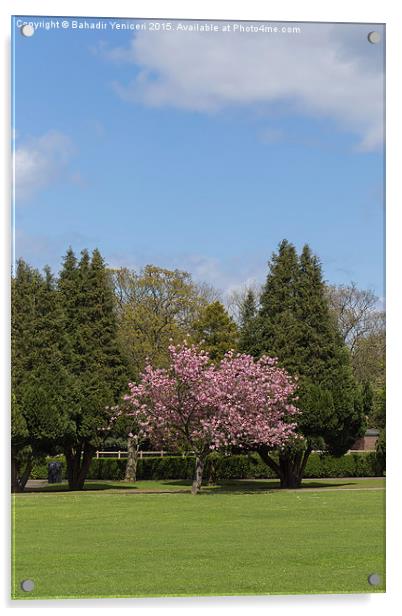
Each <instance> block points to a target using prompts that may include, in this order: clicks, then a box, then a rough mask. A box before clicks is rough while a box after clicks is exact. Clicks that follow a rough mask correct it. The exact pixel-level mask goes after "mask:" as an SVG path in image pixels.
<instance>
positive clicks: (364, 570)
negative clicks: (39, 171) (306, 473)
mask: <svg viewBox="0 0 402 616" xmlns="http://www.w3.org/2000/svg"><path fill="white" fill-rule="evenodd" d="M305 484H306V486H307V487H308V488H309V489H305V490H298V491H282V490H277V489H272V488H273V487H274V486H275V482H270V481H234V482H224V483H223V484H222V485H220V486H217V487H215V488H211V489H206V490H205V492H204V493H203V494H201V495H199V496H196V497H193V496H191V495H190V494H188V493H176V494H174V493H173V494H168V493H161V494H140V493H138V494H136V491H137V490H140V489H152V490H158V489H159V490H167V489H169V490H172V489H176V490H186V489H188V482H181V481H162V482H156V481H153V482H145V481H141V482H138V484H136V485H135V487H134V488H131V489H127V485H126V484H124V486H123V490H122V482H94V483H93V484H88V487H92V488H95V490H88V491H86V492H83V493H79V492H72V493H68V492H64V493H52V492H50V493H43V492H42V493H35V492H31V493H28V494H21V495H16V496H15V498H14V504H15V507H14V576H13V577H14V588H13V592H12V595H13V597H14V598H37V599H39V598H47V597H48V598H55V597H59V598H61V597H108V596H113V597H116V596H121V597H130V596H132V597H134V596H161V595H214V594H216V595H239V594H259V593H264V594H265V593H283V594H286V593H287V594H290V593H328V592H333V593H341V592H352V593H356V592H378V591H384V588H385V586H384V583H382V584H381V585H380V586H378V587H371V586H370V585H369V584H368V582H367V576H368V575H369V574H370V573H378V574H380V575H381V577H382V579H383V580H384V575H385V571H384V549H385V531H384V505H385V492H384V490H382V489H378V488H381V486H383V481H382V480H378V479H368V480H358V479H344V480H342V479H337V480H319V481H313V480H308V481H306V482H305ZM336 486H338V487H336ZM56 487H57V486H56ZM60 487H63V486H59V489H60ZM375 488H377V489H375ZM24 579H32V580H33V581H34V582H35V589H34V591H33V592H32V593H24V592H23V591H22V590H20V586H19V584H20V581H21V580H24Z"/></svg>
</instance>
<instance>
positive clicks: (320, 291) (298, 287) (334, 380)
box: [243, 240, 365, 487]
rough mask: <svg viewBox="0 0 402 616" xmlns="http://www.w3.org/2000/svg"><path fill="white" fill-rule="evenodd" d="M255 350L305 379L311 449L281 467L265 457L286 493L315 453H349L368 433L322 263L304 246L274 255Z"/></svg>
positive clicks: (289, 451)
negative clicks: (331, 307)
mask: <svg viewBox="0 0 402 616" xmlns="http://www.w3.org/2000/svg"><path fill="white" fill-rule="evenodd" d="M253 327H254V336H253V338H252V339H251V344H250V348H244V349H243V350H244V351H246V352H250V353H252V354H254V355H256V356H260V355H262V354H268V355H270V356H274V357H277V358H278V360H279V364H280V365H281V366H282V367H284V368H285V369H286V370H288V371H289V372H290V373H291V374H292V375H297V377H298V383H299V387H298V395H299V400H298V402H297V404H298V406H299V408H300V409H301V411H302V414H301V415H300V417H299V418H298V423H299V430H300V433H301V434H302V435H303V436H304V439H305V440H304V446H303V447H302V448H300V445H299V446H298V448H297V450H295V447H288V448H286V449H285V450H284V451H283V452H282V453H281V455H280V457H279V465H278V464H275V463H274V462H272V457H271V461H270V459H269V457H270V456H269V452H268V451H265V450H263V449H261V450H260V453H261V455H263V457H264V460H265V462H266V463H267V464H269V463H271V464H272V468H273V469H274V470H275V471H276V472H277V473H278V475H279V477H280V478H281V483H282V485H283V486H284V487H286V486H287V487H289V486H291V487H297V485H300V481H301V478H302V475H303V470H304V466H305V464H306V463H307V458H308V456H309V455H310V452H311V450H312V449H313V448H314V447H317V443H318V444H319V448H320V449H321V448H322V449H326V450H327V451H328V452H330V453H333V454H335V455H341V454H343V453H345V452H346V451H347V450H348V449H349V448H350V446H351V445H352V443H353V442H354V441H355V440H356V438H357V437H359V436H360V435H361V434H362V433H363V431H364V428H365V426H364V411H363V404H362V399H361V392H360V391H359V389H358V387H357V385H356V382H355V380H354V377H353V373H352V366H351V358H350V353H349V350H348V349H347V347H346V346H345V344H344V342H343V340H342V337H341V335H340V332H339V330H338V326H337V323H336V321H335V319H334V317H333V315H332V313H331V311H330V308H329V305H328V299H327V295H326V291H325V286H324V282H323V280H322V271H321V265H320V262H319V260H318V258H317V257H316V256H315V255H313V254H312V253H311V250H310V248H309V247H308V246H304V248H303V250H302V253H301V255H300V257H299V256H298V255H297V252H296V249H295V247H294V246H293V245H292V244H290V243H289V242H287V241H286V240H284V241H283V242H281V244H280V245H279V250H278V253H277V254H274V255H273V256H272V259H271V261H270V264H269V272H268V276H267V280H266V284H265V287H264V289H263V292H262V295H261V301H260V309H259V311H258V314H257V316H256V317H255V318H254V319H253Z"/></svg>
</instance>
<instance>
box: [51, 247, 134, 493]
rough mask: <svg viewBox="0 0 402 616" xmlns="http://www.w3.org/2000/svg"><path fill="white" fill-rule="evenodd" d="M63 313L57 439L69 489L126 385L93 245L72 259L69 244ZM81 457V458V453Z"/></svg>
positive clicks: (111, 304)
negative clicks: (65, 382)
mask: <svg viewBox="0 0 402 616" xmlns="http://www.w3.org/2000/svg"><path fill="white" fill-rule="evenodd" d="M59 294H60V297H61V303H62V307H63V309H64V314H65V330H66V333H67V338H68V342H67V345H66V355H65V363H66V365H67V366H68V369H69V372H70V374H71V378H72V386H71V390H72V401H71V404H70V405H69V406H68V407H67V408H66V413H67V427H66V430H65V432H64V435H63V438H62V439H61V445H62V446H63V449H64V452H65V455H66V459H67V474H68V479H69V484H70V487H71V488H74V489H77V488H78V489H82V487H83V484H84V481H85V477H86V474H87V471H88V468H89V465H90V461H91V459H92V456H93V454H94V452H95V449H96V447H97V446H99V445H100V443H101V440H102V438H103V436H104V430H105V428H106V427H107V425H108V422H109V419H110V415H111V412H110V410H109V407H111V406H113V405H114V404H115V403H116V402H117V401H118V398H119V395H120V394H121V392H122V390H123V389H124V387H125V386H126V383H127V377H126V372H125V366H124V363H123V360H122V357H121V354H120V352H119V349H118V345H117V324H116V315H115V298H114V294H113V289H112V285H111V280H110V277H109V274H108V272H107V270H106V268H105V264H104V262H103V259H102V257H101V255H100V253H99V251H98V250H94V251H93V254H92V258H90V256H89V254H88V252H87V251H86V250H84V251H82V253H81V259H80V261H79V262H77V259H76V257H75V255H74V253H73V252H72V250H71V249H70V250H69V251H68V252H67V254H66V257H65V259H64V265H63V269H62V271H61V273H60V278H59ZM82 454H83V456H82V457H81V455H82Z"/></svg>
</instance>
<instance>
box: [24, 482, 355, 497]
mask: <svg viewBox="0 0 402 616" xmlns="http://www.w3.org/2000/svg"><path fill="white" fill-rule="evenodd" d="M151 481H152V480H151ZM151 481H150V483H151ZM155 483H156V480H155ZM157 483H158V484H159V485H154V486H149V487H144V485H143V482H142V481H141V482H140V484H142V485H138V484H132V483H128V482H123V481H121V482H113V481H111V482H107V481H103V482H102V481H88V482H87V483H86V484H85V486H84V489H83V490H81V492H93V491H104V490H108V491H111V490H113V491H116V492H131V491H132V492H133V493H135V492H137V493H139V494H140V493H141V494H147V493H148V494H149V493H159V492H160V493H164V492H165V493H166V492H171V493H176V492H177V493H178V494H180V493H181V494H182V493H183V492H188V491H190V489H191V481H190V480H188V479H174V480H173V479H170V480H161V481H158V482H157ZM354 485H356V482H355V481H347V482H345V481H343V482H335V481H334V482H326V481H325V480H324V481H308V480H306V481H303V483H302V486H301V488H300V490H303V489H306V488H310V489H311V488H314V489H318V490H319V489H320V488H342V487H347V486H354ZM280 489H281V488H280V483H279V481H276V480H272V479H271V480H267V481H264V480H262V481H261V480H257V481H255V480H254V481H253V480H246V479H243V480H238V481H236V480H233V479H232V480H227V481H225V480H221V481H219V482H218V483H217V484H214V485H209V484H208V483H205V484H203V486H202V489H201V494H208V495H213V494H255V493H258V492H270V491H277V490H280ZM54 492H70V490H69V489H68V486H67V483H66V482H64V483H60V484H52V485H42V486H31V487H29V488H27V489H26V490H25V493H54ZM71 492H73V490H71Z"/></svg>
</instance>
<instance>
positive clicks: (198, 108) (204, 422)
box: [11, 16, 385, 599]
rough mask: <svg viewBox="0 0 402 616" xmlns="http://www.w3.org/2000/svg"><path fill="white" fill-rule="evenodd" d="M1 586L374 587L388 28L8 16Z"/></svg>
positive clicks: (27, 592)
mask: <svg viewBox="0 0 402 616" xmlns="http://www.w3.org/2000/svg"><path fill="white" fill-rule="evenodd" d="M12 75H13V92H12V96H13V100H12V108H13V109H12V120H13V121H12V152H13V171H14V173H13V200H12V212H13V228H12V234H13V235H12V240H13V241H12V245H13V256H12V263H13V269H12V277H11V287H12V324H11V326H12V408H11V427H12V430H11V468H12V477H11V489H12V492H13V497H12V507H13V512H12V513H13V516H12V518H13V526H12V540H13V541H12V543H13V545H12V559H13V562H12V597H13V598H14V599H62V598H90V597H97V598H106V597H112V598H115V597H116V598H117V597H164V596H207V595H225V596H228V595H235V596H236V595H269V594H306V593H307V594H309V593H310V594H318V593H374V592H384V591H385V376H384V373H385V291H384V216H385V214H384V211H385V202H384V164H385V156H384V132H385V131H384V104H385V103H384V96H385V91H384V83H385V25H384V24H370V23H360V24H356V23H353V24H352V23H305V22H300V23H298V22H284V23H282V22H265V21H264V22H251V21H232V20H221V21H208V20H200V21H190V20H176V19H172V20H169V19H131V18H127V19H122V18H109V17H99V18H93V17H91V18H85V17H68V18H67V17H57V16H53V17H42V16H38V17H35V16H14V17H13V18H12Z"/></svg>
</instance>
